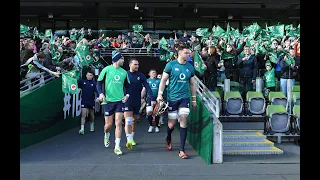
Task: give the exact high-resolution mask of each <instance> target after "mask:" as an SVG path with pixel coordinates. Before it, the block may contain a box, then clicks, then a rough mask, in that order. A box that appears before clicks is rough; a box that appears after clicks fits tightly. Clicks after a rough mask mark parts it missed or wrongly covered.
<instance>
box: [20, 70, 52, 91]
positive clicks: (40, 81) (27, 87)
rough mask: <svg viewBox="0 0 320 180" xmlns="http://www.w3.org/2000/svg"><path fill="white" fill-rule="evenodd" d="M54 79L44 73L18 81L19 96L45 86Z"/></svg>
mask: <svg viewBox="0 0 320 180" xmlns="http://www.w3.org/2000/svg"><path fill="white" fill-rule="evenodd" d="M54 78H55V77H54V76H51V75H50V74H48V73H46V72H42V73H40V74H37V75H35V76H32V77H29V78H27V79H24V80H22V81H20V96H21V95H23V94H25V93H27V92H31V91H33V90H34V89H36V88H38V87H41V86H43V85H45V84H46V83H47V82H49V81H51V80H53V79H54Z"/></svg>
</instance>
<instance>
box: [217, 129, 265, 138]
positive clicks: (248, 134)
mask: <svg viewBox="0 0 320 180" xmlns="http://www.w3.org/2000/svg"><path fill="white" fill-rule="evenodd" d="M265 138H266V136H265V135H263V134H262V132H259V131H250V130H247V131H242V130H238V131H223V139H265Z"/></svg>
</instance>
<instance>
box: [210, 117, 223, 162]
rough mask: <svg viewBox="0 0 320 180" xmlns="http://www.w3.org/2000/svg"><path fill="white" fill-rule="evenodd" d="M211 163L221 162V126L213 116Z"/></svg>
mask: <svg viewBox="0 0 320 180" xmlns="http://www.w3.org/2000/svg"><path fill="white" fill-rule="evenodd" d="M212 146H213V147H212V163H213V164H221V163H223V126H222V123H221V122H220V121H219V120H218V119H216V118H214V120H213V143H212Z"/></svg>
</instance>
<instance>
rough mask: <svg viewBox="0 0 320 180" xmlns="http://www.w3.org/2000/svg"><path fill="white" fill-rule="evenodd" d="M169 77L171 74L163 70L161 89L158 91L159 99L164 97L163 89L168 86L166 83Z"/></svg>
mask: <svg viewBox="0 0 320 180" xmlns="http://www.w3.org/2000/svg"><path fill="white" fill-rule="evenodd" d="M168 79H169V74H168V73H166V72H163V73H162V78H161V81H160V85H159V91H158V98H157V100H158V99H160V98H161V99H163V97H162V95H163V91H164V89H165V87H166V83H167V80H168Z"/></svg>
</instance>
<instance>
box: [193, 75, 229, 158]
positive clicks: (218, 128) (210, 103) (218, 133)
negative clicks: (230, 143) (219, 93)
mask: <svg viewBox="0 0 320 180" xmlns="http://www.w3.org/2000/svg"><path fill="white" fill-rule="evenodd" d="M196 80H197V94H199V96H200V97H201V98H202V101H203V102H204V105H205V106H206V107H207V109H208V110H209V112H210V113H211V114H212V118H213V147H212V150H213V152H212V157H213V158H212V159H213V160H212V161H213V163H214V164H220V163H223V126H222V123H221V122H220V121H219V116H220V100H219V99H218V98H217V97H215V96H214V95H213V94H212V93H211V92H210V90H209V89H208V88H207V87H206V86H205V85H204V84H203V83H202V82H201V81H200V80H199V78H197V77H196Z"/></svg>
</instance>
